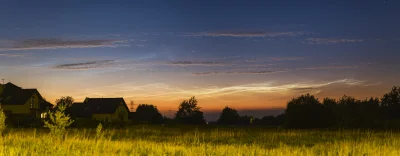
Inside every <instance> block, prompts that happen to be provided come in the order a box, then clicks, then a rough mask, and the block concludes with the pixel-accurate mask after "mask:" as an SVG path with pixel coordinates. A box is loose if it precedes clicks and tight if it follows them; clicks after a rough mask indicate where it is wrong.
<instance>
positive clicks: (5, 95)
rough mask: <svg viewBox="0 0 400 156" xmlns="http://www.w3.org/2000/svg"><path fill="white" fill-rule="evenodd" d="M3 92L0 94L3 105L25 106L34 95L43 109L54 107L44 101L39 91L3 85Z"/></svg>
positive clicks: (0, 101)
mask: <svg viewBox="0 0 400 156" xmlns="http://www.w3.org/2000/svg"><path fill="white" fill-rule="evenodd" d="M1 87H3V91H2V92H1V93H0V103H1V104H3V105H24V104H25V103H26V102H27V101H28V100H29V98H31V97H32V95H33V94H35V93H36V94H37V95H38V96H39V97H38V98H39V102H40V106H41V108H45V107H49V106H52V104H51V103H49V102H47V101H46V100H44V99H43V97H42V96H41V95H40V93H39V91H38V90H37V89H22V88H21V87H18V86H16V85H14V84H12V83H10V82H9V83H7V84H2V85H1Z"/></svg>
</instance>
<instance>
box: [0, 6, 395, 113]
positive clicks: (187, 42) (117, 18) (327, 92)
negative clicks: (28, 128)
mask: <svg viewBox="0 0 400 156" xmlns="http://www.w3.org/2000/svg"><path fill="white" fill-rule="evenodd" d="M399 17H400V1H396V0H386V1H384V0H354V1H348V0H336V1H329V2H328V1H326V2H325V1H320V0H303V1H298V0H286V1H265V0H255V1H242V0H240V1H234V0H233V1H218V2H217V1H215V0H201V1H187V0H179V1H172V0H171V1H133V0H129V1H109V0H107V1H106V0H93V1H90V0H85V1H74V0H69V1H63V2H59V1H57V2H56V1H47V0H43V1H32V0H15V1H5V2H2V3H1V5H0V19H1V20H0V78H4V79H5V81H6V82H12V83H14V84H16V85H18V86H21V87H23V88H38V89H39V91H40V92H41V94H42V95H43V96H44V97H45V98H46V99H47V100H49V101H50V102H53V103H54V101H55V100H56V99H57V98H59V97H61V96H72V97H73V98H74V99H75V101H82V100H83V99H84V98H85V97H124V98H125V100H126V101H127V103H129V101H130V100H133V101H134V102H135V104H140V103H148V104H154V105H156V106H157V107H158V108H159V109H160V110H161V111H162V112H163V114H164V115H167V116H171V115H173V113H174V112H175V111H176V110H177V108H178V105H179V103H180V102H181V101H182V100H184V99H188V98H190V97H191V96H196V98H197V99H198V101H199V106H200V107H202V110H203V111H205V114H206V117H207V118H208V119H214V117H215V112H218V111H220V110H221V109H222V108H223V107H225V106H229V107H232V108H235V109H238V110H239V112H241V114H242V115H245V114H246V115H254V116H261V115H269V114H268V113H272V115H274V114H273V113H277V112H279V111H276V110H282V109H284V107H285V106H286V102H287V101H288V100H290V99H291V98H293V97H296V96H299V95H301V94H305V93H311V94H314V95H316V96H317V97H319V98H320V99H321V98H323V97H333V98H338V97H341V96H343V95H344V94H346V95H351V96H355V97H356V98H361V99H363V98H367V97H371V96H373V97H380V96H382V94H383V93H385V92H387V91H389V90H390V88H391V87H392V86H393V85H398V84H399V76H400V74H399V71H400V62H399V57H400V51H399V50H400V44H399V43H400V29H399V28H400V20H399Z"/></svg>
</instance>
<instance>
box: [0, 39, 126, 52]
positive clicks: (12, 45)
mask: <svg viewBox="0 0 400 156" xmlns="http://www.w3.org/2000/svg"><path fill="white" fill-rule="evenodd" d="M124 42H125V41H123V40H62V39H56V38H46V39H27V40H22V41H9V45H7V46H3V47H0V51H11V50H34V49H64V48H95V47H117V46H122V45H121V43H124Z"/></svg>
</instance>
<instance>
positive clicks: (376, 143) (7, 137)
mask: <svg viewBox="0 0 400 156" xmlns="http://www.w3.org/2000/svg"><path fill="white" fill-rule="evenodd" d="M0 155H271V156H275V155H278V156H279V155H285V156H288V155H339V156H342V155H343V156H344V155H346V156H349V155H354V156H356V155H357V156H358V155H400V133H399V132H392V131H379V132H373V131H361V130H335V131H328V130H285V129H276V128H263V127H196V126H168V127H167V126H146V125H143V126H133V127H129V128H125V129H105V130H103V131H102V132H101V133H96V129H69V130H68V133H67V134H66V135H65V136H64V138H54V137H52V136H50V135H49V134H48V131H47V130H46V129H9V130H7V132H6V134H4V136H3V137H2V138H1V140H0Z"/></svg>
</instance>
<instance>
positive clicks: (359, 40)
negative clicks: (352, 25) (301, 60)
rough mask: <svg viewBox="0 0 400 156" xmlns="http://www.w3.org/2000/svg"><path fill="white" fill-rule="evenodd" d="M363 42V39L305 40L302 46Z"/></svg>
mask: <svg viewBox="0 0 400 156" xmlns="http://www.w3.org/2000/svg"><path fill="white" fill-rule="evenodd" d="M358 42H364V40H363V39H346V38H307V39H306V40H305V41H303V42H302V43H304V44H338V43H358Z"/></svg>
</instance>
